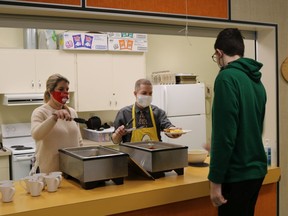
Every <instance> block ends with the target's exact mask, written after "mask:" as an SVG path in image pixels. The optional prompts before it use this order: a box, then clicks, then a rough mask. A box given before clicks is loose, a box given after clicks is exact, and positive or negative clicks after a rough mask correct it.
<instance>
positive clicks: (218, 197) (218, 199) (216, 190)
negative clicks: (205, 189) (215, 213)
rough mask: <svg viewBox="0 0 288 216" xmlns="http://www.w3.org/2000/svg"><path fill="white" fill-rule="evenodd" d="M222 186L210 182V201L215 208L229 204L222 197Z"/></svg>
mask: <svg viewBox="0 0 288 216" xmlns="http://www.w3.org/2000/svg"><path fill="white" fill-rule="evenodd" d="M221 189H222V185H221V184H216V183H213V182H211V181H210V199H211V202H212V204H213V206H215V207H219V206H221V205H223V204H225V203H227V200H226V199H225V198H224V197H223V195H222V191H221Z"/></svg>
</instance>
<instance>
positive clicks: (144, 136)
mask: <svg viewBox="0 0 288 216" xmlns="http://www.w3.org/2000/svg"><path fill="white" fill-rule="evenodd" d="M149 110H150V116H151V120H152V125H153V127H149V128H140V129H136V130H134V131H132V136H131V142H142V141H159V139H158V136H157V129H156V124H155V119H154V114H153V112H152V108H151V106H149ZM132 118H133V119H134V120H133V123H132V125H133V127H135V128H136V118H135V104H134V105H133V108H132Z"/></svg>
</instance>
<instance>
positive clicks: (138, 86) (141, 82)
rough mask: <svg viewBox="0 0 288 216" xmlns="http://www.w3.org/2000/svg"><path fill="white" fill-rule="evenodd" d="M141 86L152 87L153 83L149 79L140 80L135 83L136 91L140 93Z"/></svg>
mask: <svg viewBox="0 0 288 216" xmlns="http://www.w3.org/2000/svg"><path fill="white" fill-rule="evenodd" d="M140 85H150V86H152V83H151V81H150V80H148V79H139V80H137V81H136V82H135V91H138V90H139V89H140Z"/></svg>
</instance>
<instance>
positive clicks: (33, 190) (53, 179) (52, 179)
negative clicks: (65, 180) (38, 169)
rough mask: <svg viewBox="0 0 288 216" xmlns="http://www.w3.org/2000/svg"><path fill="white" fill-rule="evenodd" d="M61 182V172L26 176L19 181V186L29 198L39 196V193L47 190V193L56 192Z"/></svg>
mask: <svg viewBox="0 0 288 216" xmlns="http://www.w3.org/2000/svg"><path fill="white" fill-rule="evenodd" d="M61 181H62V172H51V173H49V174H46V173H36V174H34V175H32V176H26V177H24V178H22V179H21V180H20V184H21V186H22V187H23V188H24V189H25V190H26V191H27V193H29V194H30V195H31V196H33V197H36V196H40V195H41V192H42V191H43V190H44V189H45V187H46V189H47V191H48V192H56V191H57V190H58V188H59V186H60V184H61Z"/></svg>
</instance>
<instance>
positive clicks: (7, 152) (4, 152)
mask: <svg viewBox="0 0 288 216" xmlns="http://www.w3.org/2000/svg"><path fill="white" fill-rule="evenodd" d="M7 155H11V151H9V150H6V151H2V150H0V157H1V156H7Z"/></svg>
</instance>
